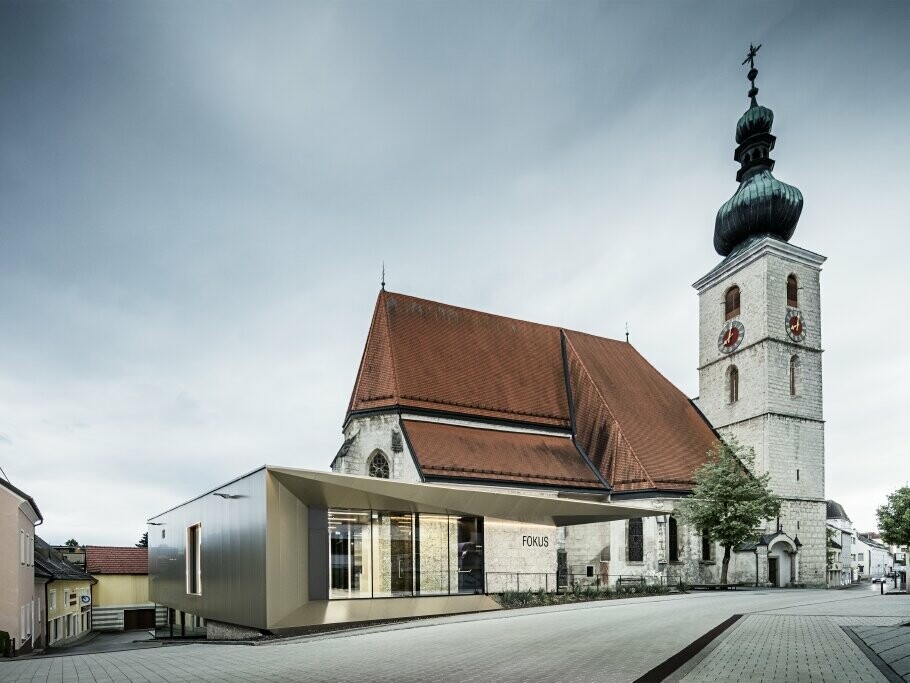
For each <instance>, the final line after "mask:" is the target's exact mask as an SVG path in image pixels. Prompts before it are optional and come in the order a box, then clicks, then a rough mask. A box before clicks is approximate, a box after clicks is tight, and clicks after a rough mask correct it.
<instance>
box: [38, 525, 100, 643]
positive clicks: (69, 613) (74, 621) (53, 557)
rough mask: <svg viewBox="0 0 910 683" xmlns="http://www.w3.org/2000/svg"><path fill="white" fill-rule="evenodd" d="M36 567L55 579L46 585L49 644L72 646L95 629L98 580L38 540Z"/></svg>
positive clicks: (51, 579)
mask: <svg viewBox="0 0 910 683" xmlns="http://www.w3.org/2000/svg"><path fill="white" fill-rule="evenodd" d="M35 567H36V570H37V569H40V570H41V571H42V573H43V574H45V575H49V576H50V577H51V578H50V579H49V580H48V582H47V585H46V586H45V602H46V604H47V644H48V645H49V646H59V645H69V644H71V643H73V642H75V641H76V640H78V639H80V638H82V637H83V636H84V635H85V634H86V633H87V632H89V631H90V630H91V628H92V584H94V583H95V579H93V578H92V577H91V576H89V575H88V574H86V573H85V572H84V571H82V570H81V569H79V568H78V567H76V566H75V565H74V564H72V563H70V562H68V561H67V560H65V559H64V558H63V556H62V555H61V554H60V553H59V552H57V551H56V550H54V549H53V548H52V547H51V546H49V545H48V544H47V543H45V542H44V541H43V540H41V539H40V538H35Z"/></svg>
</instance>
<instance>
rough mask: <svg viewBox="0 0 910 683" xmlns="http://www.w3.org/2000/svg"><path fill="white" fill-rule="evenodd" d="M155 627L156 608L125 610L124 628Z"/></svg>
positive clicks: (130, 629)
mask: <svg viewBox="0 0 910 683" xmlns="http://www.w3.org/2000/svg"><path fill="white" fill-rule="evenodd" d="M140 628H155V608H154V607H150V608H149V609H126V610H123V630H124V631H134V630H136V629H140Z"/></svg>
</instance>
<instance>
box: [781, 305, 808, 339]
mask: <svg viewBox="0 0 910 683" xmlns="http://www.w3.org/2000/svg"><path fill="white" fill-rule="evenodd" d="M784 324H785V325H786V326H787V336H788V337H790V339H792V340H793V341H795V342H801V341H802V340H803V339H805V338H806V323H805V322H804V321H803V314H802V311H799V310H797V309H795V308H788V309H787V317H786V319H785V320H784Z"/></svg>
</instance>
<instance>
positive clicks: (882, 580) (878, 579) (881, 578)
mask: <svg viewBox="0 0 910 683" xmlns="http://www.w3.org/2000/svg"><path fill="white" fill-rule="evenodd" d="M887 580H888V577H886V576H876V577H875V578H874V579H872V583H885V581H887Z"/></svg>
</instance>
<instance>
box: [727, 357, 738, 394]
mask: <svg viewBox="0 0 910 683" xmlns="http://www.w3.org/2000/svg"><path fill="white" fill-rule="evenodd" d="M727 385H728V387H727V388H728V389H729V393H730V403H736V402H737V401H738V400H739V370H738V369H737V368H736V366H735V365H733V366H731V367H730V370H729V372H728V374H727Z"/></svg>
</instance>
